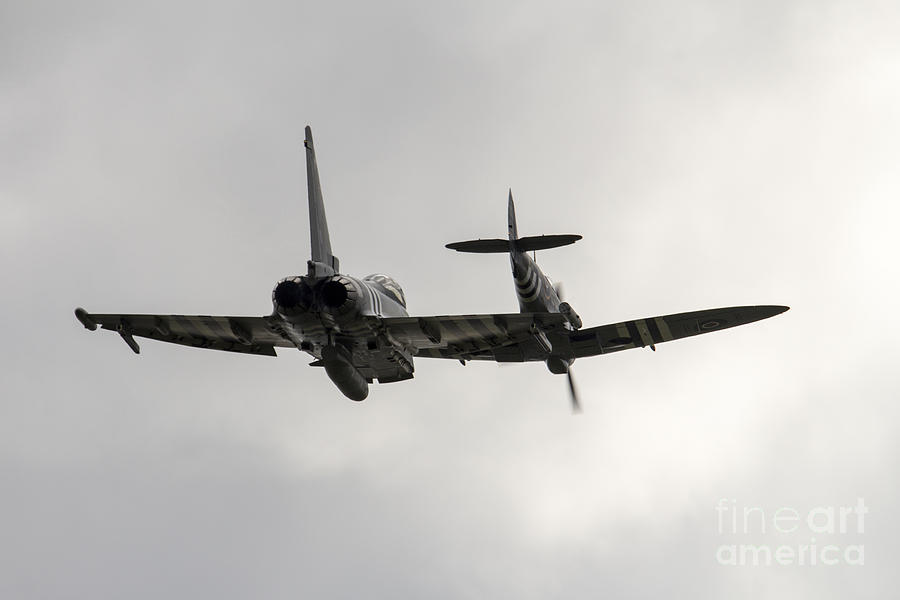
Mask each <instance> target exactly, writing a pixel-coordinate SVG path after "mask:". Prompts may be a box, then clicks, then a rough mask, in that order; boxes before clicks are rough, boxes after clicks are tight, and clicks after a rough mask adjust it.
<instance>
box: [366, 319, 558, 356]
mask: <svg viewBox="0 0 900 600" xmlns="http://www.w3.org/2000/svg"><path fill="white" fill-rule="evenodd" d="M566 322H567V321H566V318H565V317H564V316H562V315H561V314H559V313H510V314H485V315H443V316H433V317H389V318H381V319H380V323H381V325H382V326H383V327H384V328H385V330H386V331H387V332H388V333H389V334H390V335H391V336H392V337H394V338H395V339H397V340H398V341H400V342H402V343H404V344H406V345H409V346H412V347H414V348H415V349H416V354H415V355H416V356H422V357H430V358H453V359H457V360H501V361H505V360H511V361H521V360H522V358H521V357H520V358H515V356H516V354H515V351H516V350H517V348H518V346H519V345H521V344H523V343H537V342H534V340H535V339H536V338H543V339H545V340H546V339H547V337H546V336H547V335H553V334H556V333H558V332H563V331H568V330H567V329H565V324H566ZM504 348H506V349H512V350H513V351H514V354H513V358H509V359H506V358H504V356H505V355H504V350H503V349H504ZM498 356H500V358H498ZM519 356H521V354H519Z"/></svg>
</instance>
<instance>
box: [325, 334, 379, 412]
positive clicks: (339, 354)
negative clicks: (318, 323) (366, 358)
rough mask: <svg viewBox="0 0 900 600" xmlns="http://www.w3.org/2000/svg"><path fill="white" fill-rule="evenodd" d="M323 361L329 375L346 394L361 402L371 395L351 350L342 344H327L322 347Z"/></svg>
mask: <svg viewBox="0 0 900 600" xmlns="http://www.w3.org/2000/svg"><path fill="white" fill-rule="evenodd" d="M322 363H323V364H324V366H325V372H326V373H327V374H328V377H329V378H330V379H331V381H333V382H334V385H336V386H337V388H338V389H339V390H341V393H343V394H344V395H345V396H347V397H348V398H350V399H351V400H355V401H357V402H360V401H362V400H365V399H366V396H368V395H369V384H368V382H367V381H366V378H365V377H363V376H362V375H361V374H360V372H359V371H357V370H356V367H354V366H353V361H352V359H351V356H350V351H349V350H347V349H346V348H344V347H343V346H340V345H338V346H325V347H324V348H322Z"/></svg>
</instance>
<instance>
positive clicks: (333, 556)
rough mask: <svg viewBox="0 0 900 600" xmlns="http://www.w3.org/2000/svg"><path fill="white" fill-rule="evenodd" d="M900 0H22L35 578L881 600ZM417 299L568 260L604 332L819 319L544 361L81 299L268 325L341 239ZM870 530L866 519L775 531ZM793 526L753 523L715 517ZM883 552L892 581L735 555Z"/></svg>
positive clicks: (485, 289)
mask: <svg viewBox="0 0 900 600" xmlns="http://www.w3.org/2000/svg"><path fill="white" fill-rule="evenodd" d="M898 31H900V7H898V5H897V4H896V3H895V2H849V1H847V2H821V1H810V2H799V1H798V2H768V1H763V2H760V1H755V2H749V1H748V2H740V1H728V2H719V1H709V2H678V3H671V2H661V1H656V2H654V1H643V2H628V3H625V2H623V3H601V2H558V3H553V4H549V3H546V2H514V3H500V2H497V3H488V4H484V3H480V2H473V3H417V2H410V3H403V2H383V3H377V4H371V3H361V2H359V3H350V2H333V3H321V2H319V3H272V2H254V3H252V5H251V3H246V5H245V4H243V3H235V2H220V3H215V4H208V3H202V2H171V3H164V2H156V3H146V4H145V5H139V6H126V5H125V3H122V2H109V3H98V2H81V3H68V2H29V3H21V2H20V3H13V2H6V3H5V4H4V5H3V6H2V8H0V131H2V143H0V209H2V212H0V217H2V218H0V273H2V277H3V281H4V286H3V292H4V293H3V301H2V306H3V311H2V313H0V314H2V316H0V324H2V331H3V332H4V339H5V343H4V344H2V346H0V365H2V367H0V374H2V377H0V540H2V542H0V596H2V597H3V598H16V599H31V598H87V597H91V598H122V597H127V598H148V599H149V598H153V599H157V598H160V597H176V598H177V597H183V598H216V599H230V598H248V597H255V598H298V597H323V596H325V597H348V598H349V597H353V598H358V597H362V596H365V597H386V598H397V597H427V598H460V597H468V598H545V597H563V596H567V597H576V598H579V597H609V598H672V597H679V598H724V597H729V598H792V599H800V598H847V597H856V598H884V597H886V596H888V595H890V594H891V593H894V592H895V590H896V589H897V586H898V575H897V569H896V562H897V560H898V558H900V553H898V550H897V540H898V535H900V516H898V514H897V512H896V511H897V507H898V506H900V481H898V476H897V473H898V470H900V464H898V450H900V448H898V429H900V426H898V418H900V409H898V406H897V400H898V399H900V383H898V380H897V376H896V372H897V362H898V361H897V359H898V351H897V337H898V333H900V324H898V317H897V309H896V305H897V297H898V291H900V289H898V288H900V285H898V275H897V267H896V260H897V256H898V254H900V241H898V238H897V233H896V230H897V223H898V217H900V209H898V194H900V171H898V169H897V165H898V164H900V112H898V106H900V37H898V35H897V32H898ZM306 124H310V125H311V126H312V127H313V130H314V132H315V135H316V147H317V154H318V159H319V167H320V173H321V178H322V186H323V190H324V194H325V201H326V209H327V213H328V219H329V223H330V226H331V240H332V245H333V247H334V251H335V254H336V255H337V256H338V257H340V259H341V266H342V267H343V269H344V270H345V271H346V272H348V273H350V274H355V275H359V276H362V275H366V274H368V273H371V272H385V273H388V274H390V275H392V276H393V277H395V278H396V279H397V280H398V282H399V283H400V284H401V285H402V286H403V288H404V291H405V293H406V296H407V299H408V303H409V309H410V312H411V314H417V315H429V314H448V313H473V312H508V311H515V310H516V306H517V304H516V299H515V294H514V290H513V284H512V282H511V278H510V274H509V265H508V261H507V260H506V259H505V257H503V256H498V255H493V256H492V255H487V256H484V255H461V254H457V253H453V252H450V251H447V250H446V249H444V248H443V245H444V244H445V243H447V242H451V241H458V240H462V239H470V238H474V237H496V236H502V235H504V232H505V216H506V193H507V188H509V187H511V188H512V189H513V192H514V194H515V196H516V200H517V212H518V216H519V231H520V233H521V234H522V235H536V234H541V233H580V234H582V235H584V240H583V241H581V242H579V243H578V244H576V245H574V246H571V247H566V248H563V249H558V250H552V251H547V252H541V253H538V262H539V264H540V265H541V266H542V267H543V268H544V269H545V270H546V271H547V272H548V274H549V275H550V276H551V277H553V278H554V279H555V280H559V281H563V282H564V286H565V293H566V297H567V300H569V301H570V302H571V304H572V305H573V306H574V307H575V309H576V310H577V311H578V312H579V313H580V314H581V316H582V317H583V319H584V321H585V324H586V325H589V326H592V325H600V324H604V323H612V322H616V321H621V320H624V319H630V318H639V317H649V316H654V315H662V314H668V313H674V312H680V311H686V310H697V309H703V308H713V307H717V306H729V305H740V304H785V305H789V306H791V307H792V308H791V311H789V312H788V313H785V314H784V315H781V316H778V317H776V318H773V319H771V320H767V321H763V322H760V323H756V324H753V325H749V326H746V327H741V328H739V329H734V330H728V331H725V332H721V333H715V334H713V335H709V336H702V337H698V338H692V339H688V340H682V341H678V342H673V343H672V344H665V345H662V346H660V347H659V348H658V352H656V353H651V352H650V351H649V350H647V351H644V350H635V351H634V352H630V351H629V352H622V353H619V354H615V355H611V356H608V357H602V358H601V357H595V358H591V359H583V360H579V361H578V362H577V363H576V365H575V368H574V373H575V376H576V378H577V381H578V384H579V388H580V391H581V396H582V403H583V405H584V413H583V414H581V415H578V416H573V415H572V414H571V413H570V410H569V405H568V398H567V391H566V383H565V380H564V378H562V377H559V376H554V375H552V374H550V373H549V372H548V371H547V369H546V368H545V366H544V365H542V364H540V363H537V364H530V365H519V366H512V367H506V368H499V367H497V366H496V365H494V364H486V363H485V364H471V363H470V364H469V365H468V366H466V367H463V366H461V365H459V364H458V363H456V362H449V361H448V362H437V361H433V362H429V361H427V360H424V359H420V360H418V361H417V362H416V377H415V379H414V380H412V381H408V382H403V383H396V384H387V385H376V386H373V388H372V390H371V393H370V395H369V398H368V399H367V400H366V401H365V402H363V403H361V404H356V403H353V402H350V401H348V400H347V399H345V398H344V397H343V396H342V395H341V394H340V393H339V392H338V391H337V390H336V389H335V387H334V386H333V385H332V384H331V382H330V381H329V380H328V379H327V378H326V376H325V374H324V373H323V372H322V371H321V370H318V369H315V370H314V369H310V368H307V367H306V364H307V363H308V362H309V358H308V357H307V356H306V355H303V354H301V353H299V352H290V351H287V350H281V356H280V357H279V358H277V359H271V358H268V357H255V356H241V355H234V356H232V355H230V354H228V353H218V352H204V351H200V350H196V349H191V348H182V347H178V346H169V345H165V344H161V343H155V342H151V341H145V342H144V343H143V353H142V354H141V355H140V356H135V355H134V354H132V353H131V351H130V350H129V349H128V348H127V347H126V346H125V344H123V343H122V341H121V340H120V339H118V337H117V336H115V335H113V334H109V333H95V334H90V333H88V332H86V331H85V330H84V329H83V328H82V327H81V326H80V324H79V323H78V322H77V321H76V320H75V318H74V316H73V314H72V310H73V309H74V308H75V307H76V306H84V307H85V308H87V309H88V310H89V311H94V312H140V313H166V314H169V313H181V314H225V315H262V314H268V313H269V312H270V311H271V303H270V293H271V289H272V287H273V286H274V284H275V283H276V282H277V280H278V279H280V278H281V277H283V276H286V275H292V274H296V273H302V272H303V271H304V270H305V261H306V259H307V257H308V253H309V234H308V225H307V215H306V182H305V172H304V157H303V151H302V137H303V127H304V126H305V125H306ZM858 498H863V499H864V501H865V504H866V506H867V507H868V508H869V512H868V514H866V516H865V518H866V521H865V529H864V532H859V531H856V530H855V529H851V531H848V532H847V533H846V534H841V533H835V534H828V533H824V534H816V533H814V532H812V530H811V529H809V528H808V526H807V525H806V524H805V523H804V524H803V526H801V527H800V528H799V530H798V531H797V532H795V533H793V534H781V533H778V532H776V531H774V530H773V527H772V519H771V517H772V516H773V515H774V514H775V511H776V510H777V509H779V508H790V509H793V510H796V511H797V513H798V514H800V515H807V514H808V511H810V510H812V509H814V508H816V507H840V506H851V505H855V504H856V503H857V499H858ZM723 499H724V500H726V501H727V502H726V504H725V506H726V507H735V508H736V509H737V510H740V509H741V507H757V508H760V509H762V510H763V511H765V513H766V516H767V518H768V519H769V522H768V525H769V528H768V529H767V531H766V532H761V531H758V530H757V529H753V530H752V531H750V532H749V533H744V532H737V533H734V532H731V533H730V534H729V532H728V531H725V532H724V533H720V532H719V531H718V526H717V515H718V513H717V512H716V505H717V503H720V501H721V500H723ZM812 538H815V541H813V542H812V543H815V544H818V545H819V546H822V545H825V544H834V545H836V546H838V547H840V548H841V549H842V551H843V549H844V548H846V547H847V546H849V545H855V546H858V545H864V547H865V564H864V565H850V564H846V562H847V561H846V560H843V555H842V561H841V562H840V564H836V565H822V564H819V565H816V566H809V565H806V566H800V565H797V564H793V565H772V566H768V567H766V566H757V567H753V566H749V565H745V566H741V565H736V566H735V565H722V564H719V563H720V562H721V561H720V560H719V558H720V555H719V552H720V548H721V547H722V546H723V545H726V546H727V545H730V544H735V545H738V544H747V543H752V544H761V545H767V546H770V547H772V548H775V547H777V546H780V545H788V546H791V547H793V548H795V549H797V548H798V547H799V546H800V545H804V544H810V543H811V539H812Z"/></svg>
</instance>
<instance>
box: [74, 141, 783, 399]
mask: <svg viewBox="0 0 900 600" xmlns="http://www.w3.org/2000/svg"><path fill="white" fill-rule="evenodd" d="M304 145H305V147H306V164H307V185H308V197H309V218H310V241H311V247H312V252H311V258H310V260H309V261H307V273H306V274H305V275H295V276H290V277H285V278H284V279H282V280H281V281H280V282H279V283H278V284H277V285H276V286H275V289H274V290H273V292H272V302H273V307H274V308H273V311H272V313H271V314H270V315H267V316H260V317H246V316H187V315H141V314H116V313H111V314H93V313H88V312H87V311H85V310H84V309H81V308H78V309H76V311H75V315H76V317H77V318H78V320H79V321H80V322H81V323H82V324H83V325H84V326H85V327H87V328H88V329H90V330H94V329H96V328H97V327H100V328H102V329H107V330H111V331H116V332H118V333H119V334H120V335H121V336H122V338H123V339H124V340H125V342H126V343H127V344H128V346H129V347H130V348H131V349H132V350H133V351H134V352H136V353H139V352H140V347H139V346H138V344H137V342H136V341H135V339H134V338H135V337H144V338H150V339H154V340H159V341H163V342H169V343H173V344H181V345H184V346H192V347H195V348H208V349H213V350H224V351H228V352H242V353H246V354H260V355H267V356H275V355H276V353H275V348H276V347H281V348H298V349H300V350H301V351H304V352H306V353H308V354H309V355H310V356H312V357H313V358H314V359H315V360H314V361H313V362H312V363H311V365H312V366H321V367H324V368H325V371H326V372H327V374H328V376H329V377H330V378H331V379H332V381H334V383H335V384H336V385H337V386H338V388H339V389H340V390H341V391H342V392H343V393H344V394H345V395H346V396H347V397H348V398H351V399H353V400H363V399H364V398H365V397H366V396H367V394H368V384H370V383H372V382H373V381H376V380H377V381H378V382H379V383H389V382H394V381H403V380H405V379H410V378H412V377H413V372H414V359H415V358H416V357H423V358H450V359H455V360H459V361H460V362H462V363H463V364H465V361H468V360H490V361H497V362H525V361H543V362H546V363H547V366H548V368H549V369H550V370H551V371H552V372H554V373H559V374H563V373H565V374H568V375H569V377H570V380H569V383H570V386H571V389H572V395H573V402H574V403H575V405H576V408H577V398H576V396H575V388H574V384H573V383H572V381H571V372H570V366H571V364H572V362H574V360H575V359H576V358H583V357H588V356H595V355H598V354H606V353H610V352H618V351H620V350H627V349H630V348H642V347H647V346H649V347H650V348H652V349H654V350H655V349H656V348H655V347H656V344H660V343H662V342H667V341H670V340H676V339H680V338H684V337H690V336H694V335H699V334H702V333H708V332H711V331H719V330H721V329H727V328H729V327H735V326H737V325H744V324H746V323H751V322H753V321H758V320H760V319H765V318H768V317H771V316H774V315H777V314H779V313H782V312H784V311H786V310H788V308H787V307H785V306H739V307H732V308H717V309H710V310H701V311H695V312H688V313H679V314H673V315H666V316H661V317H651V318H647V319H637V320H633V321H623V322H621V323H614V324H611V325H601V326H599V327H589V328H586V329H582V328H581V318H580V317H579V316H578V314H577V313H575V312H574V310H572V308H571V307H570V306H569V305H568V304H567V303H565V302H562V300H561V299H560V297H559V293H558V290H557V289H556V288H555V287H554V286H553V284H552V283H551V281H550V279H549V278H548V277H547V276H546V275H545V274H544V273H543V272H542V271H541V269H540V268H539V267H538V266H537V264H536V263H535V262H534V260H532V258H531V257H530V256H529V255H528V252H529V251H533V250H539V249H546V248H553V247H557V246H562V245H567V244H571V243H574V242H575V241H577V240H579V239H581V236H578V235H571V234H566V235H548V236H534V237H523V238H520V237H519V236H518V231H517V227H516V216H515V205H514V203H513V198H512V192H510V194H509V202H508V236H507V239H505V240H503V239H492V240H471V241H467V242H456V243H454V244H448V245H447V247H449V248H452V249H455V250H458V251H460V252H479V253H486V252H506V253H509V257H510V266H511V268H512V275H513V282H514V285H515V290H516V296H517V298H518V301H519V312H518V313H510V314H482V315H445V316H425V317H411V316H409V315H408V313H407V311H406V297H405V295H404V293H403V290H402V288H401V287H400V286H399V285H398V284H397V282H395V281H394V280H393V279H392V278H390V277H388V276H387V275H382V274H374V275H369V276H367V277H363V278H356V277H351V276H349V275H344V274H341V273H340V266H339V261H338V259H337V258H336V257H335V256H334V255H333V254H332V252H331V241H330V238H329V234H328V225H327V222H326V218H325V207H324V202H323V199H322V188H321V184H320V181H319V172H318V166H317V163H316V155H315V148H314V146H313V138H312V131H311V130H310V128H309V127H307V128H306V140H305V142H304Z"/></svg>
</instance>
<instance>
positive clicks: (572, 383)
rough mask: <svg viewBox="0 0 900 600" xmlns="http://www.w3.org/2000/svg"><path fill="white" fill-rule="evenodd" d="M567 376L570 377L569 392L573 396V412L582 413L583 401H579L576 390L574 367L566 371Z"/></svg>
mask: <svg viewBox="0 0 900 600" xmlns="http://www.w3.org/2000/svg"><path fill="white" fill-rule="evenodd" d="M566 376H567V377H568V378H569V393H570V394H571V398H572V412H573V413H580V412H581V402H579V401H578V392H577V391H576V390H575V380H574V379H572V369H569V370H568V371H567V372H566Z"/></svg>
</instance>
